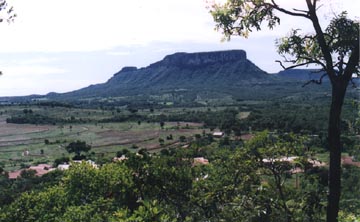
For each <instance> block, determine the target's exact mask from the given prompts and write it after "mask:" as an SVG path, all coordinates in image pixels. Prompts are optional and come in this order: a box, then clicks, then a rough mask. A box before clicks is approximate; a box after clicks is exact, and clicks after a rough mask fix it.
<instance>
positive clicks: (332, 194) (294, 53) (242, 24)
mask: <svg viewBox="0 0 360 222" xmlns="http://www.w3.org/2000/svg"><path fill="white" fill-rule="evenodd" d="M305 1H306V6H307V9H305V10H303V9H286V8H284V7H281V6H280V5H279V4H278V1H277V0H270V1H265V0H228V1H227V2H226V3H225V4H214V5H212V6H211V13H212V15H213V18H214V20H215V22H216V23H217V24H216V28H217V29H218V30H222V31H223V34H224V35H225V38H227V39H230V37H231V36H233V35H239V36H243V37H248V35H249V33H250V32H251V31H252V30H256V31H259V30H261V28H262V26H261V24H262V23H266V24H267V26H268V28H270V29H272V28H273V27H275V26H276V25H279V24H280V18H279V17H278V15H277V14H276V13H282V14H285V15H287V16H292V17H296V18H299V19H305V20H307V21H310V22H311V24H312V26H313V29H314V31H315V33H314V34H306V35H303V34H301V33H300V30H298V29H295V30H292V31H291V33H290V35H289V36H287V37H285V38H282V39H280V40H278V41H277V47H278V52H279V54H280V55H282V56H283V58H284V60H283V61H277V62H279V63H280V65H281V66H282V67H283V68H284V69H291V68H295V67H299V66H307V65H310V64H313V65H317V66H320V67H321V70H320V71H323V73H324V74H322V75H321V77H320V78H319V79H318V80H312V81H310V82H313V83H316V84H321V83H322V80H323V78H324V77H325V76H328V78H329V79H330V82H331V86H332V100H331V107H330V116H329V125H328V142H329V150H330V166H329V195H328V205H327V221H328V222H330V221H338V212H339V200H340V190H341V180H340V176H341V147H342V145H341V141H340V134H341V130H340V125H341V124H340V123H341V110H342V106H343V102H344V98H345V94H346V90H347V88H348V85H349V83H350V82H351V80H352V77H353V75H357V76H359V72H360V70H359V63H358V62H359V35H358V33H359V23H358V22H355V21H353V20H351V19H349V18H347V14H346V12H342V13H341V14H340V15H338V16H335V17H334V18H333V19H332V20H331V21H330V23H329V25H328V26H327V28H326V29H323V28H322V27H321V24H320V22H319V19H318V11H317V10H318V8H319V7H320V6H319V4H318V3H319V0H305ZM283 62H284V63H288V64H290V66H287V67H286V66H285V65H284V64H283ZM310 82H308V83H310Z"/></svg>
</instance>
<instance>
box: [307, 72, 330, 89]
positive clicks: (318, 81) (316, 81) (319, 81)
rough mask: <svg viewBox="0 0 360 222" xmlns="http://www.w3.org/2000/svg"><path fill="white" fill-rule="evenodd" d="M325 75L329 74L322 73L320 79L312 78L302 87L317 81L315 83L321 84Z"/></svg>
mask: <svg viewBox="0 0 360 222" xmlns="http://www.w3.org/2000/svg"><path fill="white" fill-rule="evenodd" d="M325 76H327V73H324V74H322V75H321V77H320V79H318V80H316V79H312V80H310V81H308V82H306V83H305V84H304V85H302V87H305V86H307V85H309V84H310V83H315V84H318V85H321V83H322V79H323V78H324V77H325Z"/></svg>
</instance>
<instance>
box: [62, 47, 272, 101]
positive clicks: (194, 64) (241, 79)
mask: <svg viewBox="0 0 360 222" xmlns="http://www.w3.org/2000/svg"><path fill="white" fill-rule="evenodd" d="M273 79H274V77H273V76H271V75H269V74H268V73H266V72H265V71H263V70H261V69H260V68H259V67H257V66H256V65H255V64H253V63H252V62H251V61H250V60H248V59H247V58H246V52H245V51H243V50H230V51H216V52H200V53H175V54H172V55H168V56H165V58H164V59H163V60H161V61H158V62H156V63H153V64H151V65H149V66H147V67H145V68H140V69H138V68H136V67H124V68H123V69H122V70H121V71H119V72H118V73H116V74H114V76H113V77H112V78H110V79H109V80H108V81H107V82H106V83H102V84H97V85H91V86H89V87H86V88H83V89H80V90H77V91H73V92H70V93H66V94H63V95H64V96H74V97H95V96H96V97H99V96H121V95H128V94H134V93H135V94H136V93H146V92H149V91H152V92H153V91H158V90H180V89H181V90H184V89H194V88H195V89H198V90H201V89H214V90H217V89H223V88H224V87H226V88H236V87H239V86H245V85H251V84H262V83H268V82H271V81H273Z"/></svg>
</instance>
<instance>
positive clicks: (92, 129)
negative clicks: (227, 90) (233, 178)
mask: <svg viewBox="0 0 360 222" xmlns="http://www.w3.org/2000/svg"><path fill="white" fill-rule="evenodd" d="M59 109H60V110H56V109H52V113H51V114H52V115H57V116H58V117H60V113H63V114H65V115H66V116H70V115H76V118H79V116H81V117H85V116H87V117H91V118H93V120H94V119H95V120H96V119H100V118H108V117H109V116H110V115H111V114H110V113H109V112H108V111H105V112H103V111H101V112H100V111H97V110H86V109H77V110H72V111H70V110H69V109H64V108H59ZM19 110H21V108H12V110H9V109H7V114H5V115H3V116H2V117H1V118H0V163H1V164H2V165H3V166H4V168H5V169H6V170H13V169H18V168H20V167H21V166H23V165H33V164H37V163H50V164H51V163H52V162H53V161H54V159H56V158H59V157H63V156H68V153H67V151H66V150H65V147H66V146H67V145H68V144H69V143H70V142H71V141H75V140H81V141H85V142H86V143H87V144H90V145H91V146H92V149H91V151H90V152H93V154H92V155H94V157H96V156H104V157H107V158H111V157H114V156H115V154H116V152H117V151H120V150H122V149H124V148H126V149H129V150H131V151H134V152H135V151H137V150H139V149H141V148H145V149H148V150H149V151H151V152H153V151H158V150H160V149H162V148H164V147H171V146H180V145H183V143H180V142H179V137H180V136H185V137H186V138H188V139H190V138H191V137H192V136H193V135H195V134H202V133H208V132H209V130H208V129H203V124H201V123H192V122H165V123H164V126H163V128H161V126H160V124H159V123H155V122H131V121H130V122H119V123H115V122H110V123H98V122H94V123H76V124H56V125H53V124H47V125H35V124H13V123H6V118H7V117H9V116H10V114H12V113H16V112H20V111H19ZM36 112H40V113H41V112H44V110H42V109H39V110H36ZM165 112H169V111H166V110H165ZM70 113H71V114H70ZM89 113H90V114H91V115H89ZM170 136H171V137H172V139H169V137H170ZM167 138H168V139H167ZM161 139H163V140H164V142H163V144H160V142H159V140H161Z"/></svg>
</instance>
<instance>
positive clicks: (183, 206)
mask: <svg viewBox="0 0 360 222" xmlns="http://www.w3.org/2000/svg"><path fill="white" fill-rule="evenodd" d="M306 140H308V139H307V138H306V137H303V136H296V135H295V134H278V135H276V134H269V132H267V131H264V132H262V133H259V134H258V135H257V136H256V137H255V138H254V139H252V140H251V141H249V142H247V143H245V145H244V146H241V145H237V146H231V143H236V141H230V144H228V145H226V144H223V145H217V144H218V143H213V142H211V141H209V140H208V137H207V136H206V135H205V136H201V137H198V139H197V141H194V142H193V143H192V144H191V147H189V148H187V149H170V150H163V151H162V152H161V153H159V154H149V153H148V152H146V151H141V152H139V153H141V154H140V155H135V154H132V153H129V152H126V156H127V158H128V159H127V160H124V161H122V162H118V163H106V164H103V165H102V166H100V167H99V168H98V169H97V168H94V167H93V166H91V165H88V164H86V163H82V164H77V165H76V164H75V165H73V166H72V167H71V169H70V170H68V171H65V172H63V173H62V172H58V171H55V172H52V173H49V174H48V175H46V176H44V177H42V178H37V177H35V176H34V175H23V176H22V178H21V179H19V180H16V181H9V180H7V179H6V178H4V177H3V176H2V183H1V188H2V190H4V189H7V191H9V192H2V193H1V201H2V204H1V208H0V210H1V211H0V221H222V220H224V221H321V220H323V219H324V212H325V211H324V210H325V206H326V205H325V203H326V191H327V187H326V186H327V179H326V177H327V176H326V175H327V173H326V171H327V169H326V168H322V167H314V166H312V165H311V164H310V162H309V161H308V158H311V153H309V152H308V151H307V150H306V149H304V142H305V141H306ZM200 144H201V145H200ZM199 156H201V157H205V158H207V159H208V160H209V162H210V164H208V165H201V164H200V165H198V164H195V162H194V159H193V158H194V157H199ZM284 156H298V157H299V158H298V159H297V160H295V161H294V162H283V161H276V158H281V157H284ZM267 159H273V160H274V161H272V162H267V161H266V160H267ZM295 169H296V170H297V171H296V172H297V173H295V171H294V170H295ZM300 169H301V170H300ZM343 172H344V173H343V178H344V181H345V182H344V190H343V191H344V192H343V198H342V202H341V203H342V212H341V214H342V215H344V220H343V221H351V220H350V218H352V217H354V216H355V215H359V213H360V212H359V209H360V202H359V200H360V190H359V188H358V187H354V186H353V184H354V183H357V182H356V181H359V179H360V169H359V168H357V167H354V166H346V167H345V168H344V169H343ZM49 178H51V179H49ZM39 181H41V182H39ZM24 185H27V186H30V187H27V188H24V187H22V186H24ZM19 187H20V188H21V187H22V189H19ZM40 188H41V189H40ZM27 190H28V192H24V193H21V192H22V191H27ZM13 191H15V192H14V193H13ZM9 194H10V196H9ZM14 196H17V198H14ZM345 218H348V219H345Z"/></svg>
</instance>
